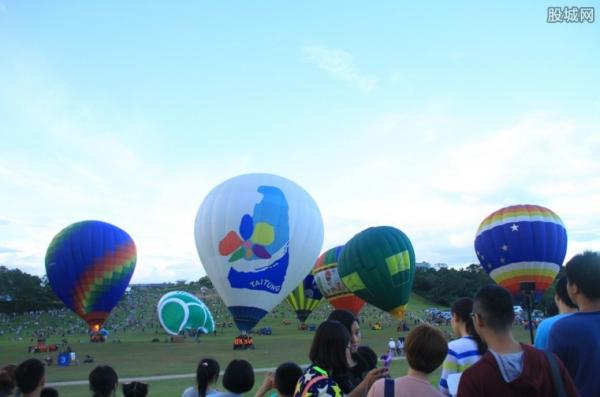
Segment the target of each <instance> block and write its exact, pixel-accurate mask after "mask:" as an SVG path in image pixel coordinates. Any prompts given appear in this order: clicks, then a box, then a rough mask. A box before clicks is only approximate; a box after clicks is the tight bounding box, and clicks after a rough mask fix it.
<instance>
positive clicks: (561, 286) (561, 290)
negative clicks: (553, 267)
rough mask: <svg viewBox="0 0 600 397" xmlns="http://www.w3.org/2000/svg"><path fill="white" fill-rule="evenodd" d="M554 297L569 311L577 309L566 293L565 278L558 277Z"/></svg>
mask: <svg viewBox="0 0 600 397" xmlns="http://www.w3.org/2000/svg"><path fill="white" fill-rule="evenodd" d="M556 295H558V297H559V298H560V300H561V301H563V303H564V304H565V305H567V306H569V307H570V308H571V309H577V305H576V304H575V303H573V301H572V300H571V298H570V297H569V293H568V292H567V276H560V277H559V279H558V280H557V281H556Z"/></svg>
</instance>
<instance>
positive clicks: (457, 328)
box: [440, 298, 487, 396]
mask: <svg viewBox="0 0 600 397" xmlns="http://www.w3.org/2000/svg"><path fill="white" fill-rule="evenodd" d="M472 311H473V300H472V299H470V298H462V299H459V300H457V301H456V302H454V304H453V305H452V309H451V312H452V319H451V320H450V325H451V326H452V331H454V335H456V336H457V337H458V339H455V340H453V341H451V342H450V343H448V355H447V356H446V359H445V360H444V363H443V364H442V376H441V378H440V390H441V391H442V392H443V393H444V394H446V395H447V396H450V391H449V390H448V375H450V374H456V373H461V372H463V371H464V370H465V369H467V368H469V367H470V366H471V365H473V364H475V363H476V362H477V361H478V360H479V359H480V358H481V356H482V355H483V353H485V352H486V350H487V346H486V344H485V342H484V341H483V340H481V338H480V337H479V335H478V334H477V331H475V326H474V325H473V318H472V317H471V313H472Z"/></svg>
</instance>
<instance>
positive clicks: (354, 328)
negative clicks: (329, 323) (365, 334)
mask: <svg viewBox="0 0 600 397" xmlns="http://www.w3.org/2000/svg"><path fill="white" fill-rule="evenodd" d="M327 320H335V321H339V322H340V323H342V325H343V326H344V327H346V329H347V330H348V332H349V333H350V345H351V346H350V349H351V350H352V352H353V353H354V352H356V350H357V349H358V346H359V345H360V337H361V334H360V325H359V324H358V319H357V318H356V317H355V316H354V314H352V312H351V311H349V310H343V309H336V310H334V311H332V312H331V313H330V314H329V317H327Z"/></svg>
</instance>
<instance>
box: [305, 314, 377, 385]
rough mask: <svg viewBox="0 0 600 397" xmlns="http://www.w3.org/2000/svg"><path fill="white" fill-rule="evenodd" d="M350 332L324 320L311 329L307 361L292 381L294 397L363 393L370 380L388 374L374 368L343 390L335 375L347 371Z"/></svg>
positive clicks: (339, 325) (339, 375) (371, 382)
mask: <svg viewBox="0 0 600 397" xmlns="http://www.w3.org/2000/svg"><path fill="white" fill-rule="evenodd" d="M350 350H351V342H350V334H349V333H348V331H347V330H346V328H345V327H344V326H343V325H342V324H341V323H340V322H339V321H334V320H327V321H324V322H323V323H321V325H319V327H318V328H317V331H316V332H315V336H314V338H313V341H312V345H311V347H310V352H309V355H308V356H309V359H310V361H311V365H310V366H309V367H308V368H307V369H306V370H305V371H304V373H303V375H302V376H301V377H300V379H299V380H298V383H297V384H296V388H295V392H294V397H307V396H310V397H342V396H346V395H347V396H349V397H364V396H366V395H367V392H368V390H369V388H370V387H371V385H372V384H373V382H374V381H375V380H377V379H379V378H382V377H385V376H387V375H388V370H387V368H375V369H372V370H371V371H369V372H368V373H367V375H366V376H365V379H364V380H363V381H362V382H361V383H360V384H359V385H357V386H356V387H355V388H354V389H353V390H352V391H351V392H350V393H344V392H343V391H342V388H341V387H340V385H339V384H338V383H337V381H336V380H335V379H344V378H345V375H346V374H347V373H348V370H349V368H348V358H349V356H350Z"/></svg>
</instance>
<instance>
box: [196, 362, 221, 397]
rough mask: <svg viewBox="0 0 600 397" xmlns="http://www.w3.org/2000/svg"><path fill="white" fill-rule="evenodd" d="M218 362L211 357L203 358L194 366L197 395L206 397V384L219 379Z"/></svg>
mask: <svg viewBox="0 0 600 397" xmlns="http://www.w3.org/2000/svg"><path fill="white" fill-rule="evenodd" d="M220 370H221V367H219V363H218V362H217V360H214V359H212V358H203V359H202V360H200V362H199V363H198V368H196V386H198V395H199V396H200V397H206V391H207V390H208V386H210V385H211V384H213V383H215V382H216V381H217V380H218V379H219V371H220Z"/></svg>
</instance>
